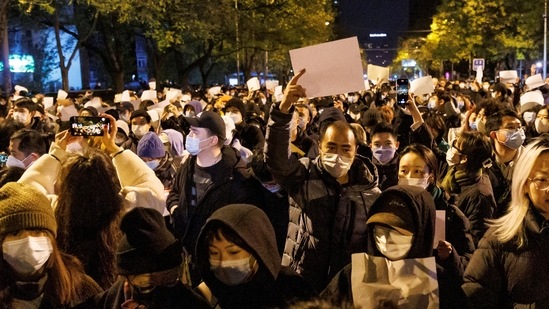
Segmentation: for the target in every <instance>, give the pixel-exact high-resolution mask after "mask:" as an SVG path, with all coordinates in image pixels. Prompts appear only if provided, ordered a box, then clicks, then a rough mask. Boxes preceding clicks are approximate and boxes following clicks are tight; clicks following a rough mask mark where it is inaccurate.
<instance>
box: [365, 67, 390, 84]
mask: <svg viewBox="0 0 549 309" xmlns="http://www.w3.org/2000/svg"><path fill="white" fill-rule="evenodd" d="M368 79H369V80H370V81H372V83H373V84H374V85H377V84H378V83H379V82H381V81H388V80H389V68H386V67H380V66H379V65H373V64H368Z"/></svg>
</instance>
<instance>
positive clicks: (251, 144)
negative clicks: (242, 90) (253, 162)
mask: <svg viewBox="0 0 549 309" xmlns="http://www.w3.org/2000/svg"><path fill="white" fill-rule="evenodd" d="M225 115H226V116H229V117H231V118H232V119H233V120H234V124H235V126H236V135H235V136H236V137H237V138H238V139H239V140H240V142H241V143H242V146H244V147H246V148H248V149H250V150H251V151H253V152H257V151H263V147H264V146H265V136H264V135H263V132H261V129H259V128H258V127H257V126H254V125H249V124H248V123H246V109H245V107H244V103H243V102H242V100H240V99H238V98H232V99H230V100H229V101H228V102H227V104H225Z"/></svg>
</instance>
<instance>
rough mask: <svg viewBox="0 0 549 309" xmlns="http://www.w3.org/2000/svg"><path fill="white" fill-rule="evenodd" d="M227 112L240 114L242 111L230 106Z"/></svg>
mask: <svg viewBox="0 0 549 309" xmlns="http://www.w3.org/2000/svg"><path fill="white" fill-rule="evenodd" d="M225 110H226V111H228V112H229V111H230V112H238V113H240V110H239V109H238V108H237V107H235V106H229V107H227V108H226V109H225Z"/></svg>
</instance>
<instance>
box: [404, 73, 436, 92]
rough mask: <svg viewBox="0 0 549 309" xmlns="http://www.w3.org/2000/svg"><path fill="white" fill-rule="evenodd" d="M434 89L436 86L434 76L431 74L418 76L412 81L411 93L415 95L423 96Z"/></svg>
mask: <svg viewBox="0 0 549 309" xmlns="http://www.w3.org/2000/svg"><path fill="white" fill-rule="evenodd" d="M433 91H435V86H434V85H433V78H432V77H431V76H424V77H420V78H416V79H414V80H413V81H411V82H410V93H413V94H414V95H415V96H422V95H424V94H429V93H432V92H433Z"/></svg>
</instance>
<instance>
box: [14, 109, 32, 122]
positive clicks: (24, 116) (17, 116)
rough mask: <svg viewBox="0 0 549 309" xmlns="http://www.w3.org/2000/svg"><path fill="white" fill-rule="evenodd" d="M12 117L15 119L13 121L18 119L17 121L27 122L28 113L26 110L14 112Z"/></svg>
mask: <svg viewBox="0 0 549 309" xmlns="http://www.w3.org/2000/svg"><path fill="white" fill-rule="evenodd" d="M13 119H15V121H19V122H22V123H25V124H26V123H27V121H28V120H29V113H26V112H22V113H21V112H14V113H13Z"/></svg>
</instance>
